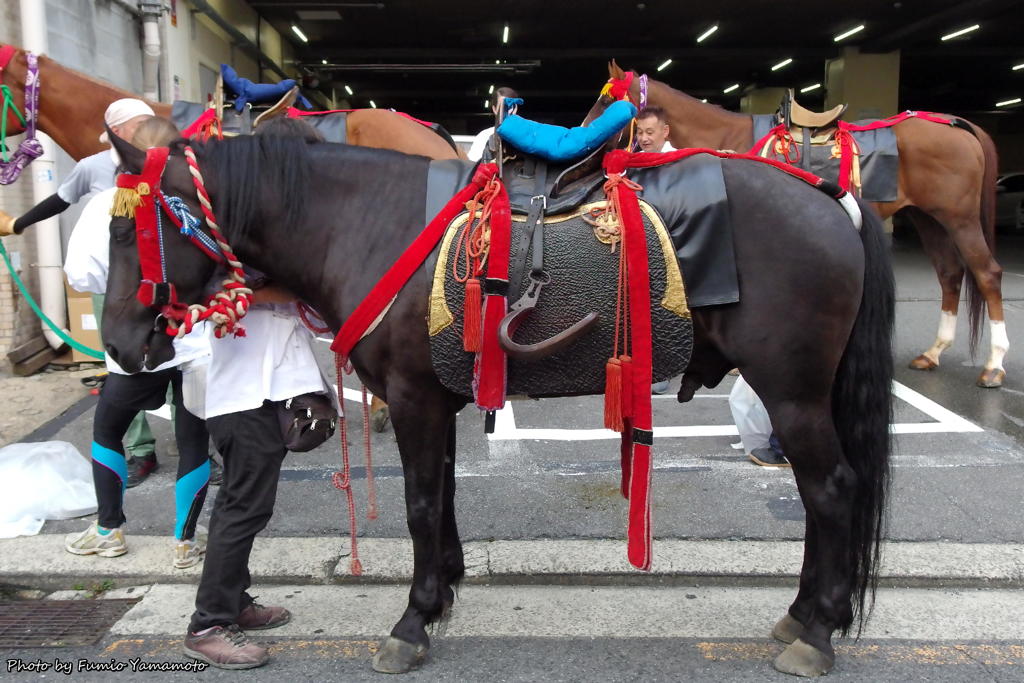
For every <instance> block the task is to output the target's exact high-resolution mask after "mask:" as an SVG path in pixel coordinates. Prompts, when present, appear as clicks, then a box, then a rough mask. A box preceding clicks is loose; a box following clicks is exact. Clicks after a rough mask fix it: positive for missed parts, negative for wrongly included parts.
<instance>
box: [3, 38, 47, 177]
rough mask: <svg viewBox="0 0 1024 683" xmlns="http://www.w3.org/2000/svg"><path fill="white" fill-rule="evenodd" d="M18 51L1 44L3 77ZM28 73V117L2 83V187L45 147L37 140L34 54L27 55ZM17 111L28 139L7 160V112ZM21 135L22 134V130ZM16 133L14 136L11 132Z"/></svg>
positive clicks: (37, 109)
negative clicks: (23, 113)
mask: <svg viewBox="0 0 1024 683" xmlns="http://www.w3.org/2000/svg"><path fill="white" fill-rule="evenodd" d="M17 52H18V51H17V49H16V48H15V47H14V46H12V45H0V78H2V77H3V72H4V69H6V68H7V65H8V64H10V63H11V59H13V57H14V55H15V54H16V53H17ZM25 61H26V63H27V65H28V71H27V73H26V75H25V115H24V116H23V115H22V113H21V112H20V111H18V106H17V105H16V104H15V103H14V96H13V95H12V94H11V89H10V88H8V87H7V86H6V85H2V84H0V92H2V96H3V107H2V109H0V185H10V184H11V183H13V182H14V181H15V180H17V179H18V177H19V176H20V175H21V172H22V171H24V170H25V167H26V166H28V165H29V164H30V163H32V161H34V160H35V159H37V158H39V157H40V156H42V154H43V144H42V143H41V142H40V141H39V140H38V139H37V138H36V122H37V120H38V118H39V61H38V58H37V57H36V56H35V55H34V54H32V53H31V52H26V53H25ZM8 111H12V112H14V115H15V117H16V118H17V119H18V120H19V121H20V122H21V125H22V126H24V127H25V128H24V129H25V133H26V135H25V139H24V140H22V141H21V144H20V145H18V149H17V150H15V151H14V153H13V154H12V155H11V157H10V158H8V156H7V154H8V151H9V150H8V148H7V113H8ZM19 132H20V131H19ZM12 134H13V133H12Z"/></svg>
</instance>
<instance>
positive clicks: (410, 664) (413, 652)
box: [373, 636, 427, 674]
mask: <svg viewBox="0 0 1024 683" xmlns="http://www.w3.org/2000/svg"><path fill="white" fill-rule="evenodd" d="M426 658H427V646H426V645H414V644H412V643H407V642H405V641H404V640H401V639H399V638H395V637H394V636H388V639H387V640H385V641H384V644H383V645H382V646H381V648H380V649H379V650H377V654H375V655H374V656H373V670H374V671H378V672H380V673H382V674H406V673H409V672H410V671H412V670H413V669H418V668H419V667H420V665H421V664H423V660H425V659H426Z"/></svg>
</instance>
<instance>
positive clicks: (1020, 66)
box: [1013, 64, 1024, 71]
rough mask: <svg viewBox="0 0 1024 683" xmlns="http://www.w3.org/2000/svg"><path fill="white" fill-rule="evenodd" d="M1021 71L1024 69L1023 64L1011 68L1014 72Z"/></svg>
mask: <svg viewBox="0 0 1024 683" xmlns="http://www.w3.org/2000/svg"><path fill="white" fill-rule="evenodd" d="M1021 69H1024V64H1016V65H1014V67H1013V70H1014V71H1020V70H1021Z"/></svg>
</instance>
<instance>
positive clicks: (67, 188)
mask: <svg viewBox="0 0 1024 683" xmlns="http://www.w3.org/2000/svg"><path fill="white" fill-rule="evenodd" d="M120 163H121V160H120V158H119V157H118V156H117V152H116V151H115V150H114V148H113V147H111V148H110V149H108V150H104V151H102V152H97V153H96V154H93V155H92V156H88V157H85V158H84V159H82V160H81V161H79V162H78V163H77V164H75V168H74V169H72V171H71V174H70V175H68V177H67V178H65V179H64V182H62V183H61V184H60V187H58V188H57V196H59V197H60V198H61V199H63V200H64V201H66V202H67V203H68V204H74V203H76V202H77V201H78V200H79V199H81V198H82V197H84V196H85V195H87V194H89V193H90V192H102V191H103V190H106V189H108V188H111V187H113V186H114V181H115V179H116V177H117V165H118V164H120Z"/></svg>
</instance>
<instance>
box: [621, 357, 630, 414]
mask: <svg viewBox="0 0 1024 683" xmlns="http://www.w3.org/2000/svg"><path fill="white" fill-rule="evenodd" d="M619 362H621V363H622V417H623V418H624V419H629V418H631V417H633V358H632V357H630V356H627V355H625V354H623V355H621V356H619Z"/></svg>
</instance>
